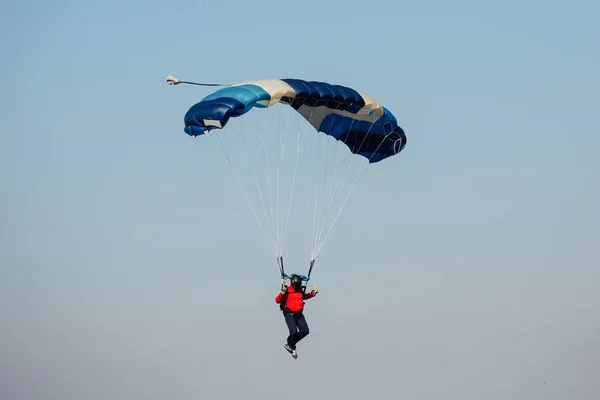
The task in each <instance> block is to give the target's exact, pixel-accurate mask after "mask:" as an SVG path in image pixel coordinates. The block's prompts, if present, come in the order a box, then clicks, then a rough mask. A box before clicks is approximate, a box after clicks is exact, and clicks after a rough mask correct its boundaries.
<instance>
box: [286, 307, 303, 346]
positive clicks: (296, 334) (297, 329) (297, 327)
mask: <svg viewBox="0 0 600 400" xmlns="http://www.w3.org/2000/svg"><path fill="white" fill-rule="evenodd" d="M283 316H284V317H285V323H286V324H287V326H288V329H289V331H290V336H288V338H287V344H288V346H290V347H291V348H292V349H296V343H298V342H299V341H300V340H302V339H303V338H304V337H305V336H306V335H308V333H309V330H308V324H307V323H306V318H304V314H303V313H302V312H296V313H292V312H290V310H288V309H287V308H286V309H284V310H283Z"/></svg>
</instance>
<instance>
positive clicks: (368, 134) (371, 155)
mask: <svg viewBox="0 0 600 400" xmlns="http://www.w3.org/2000/svg"><path fill="white" fill-rule="evenodd" d="M277 103H282V104H287V105H289V106H291V107H293V108H294V109H295V110H296V111H297V112H298V113H300V114H301V115H302V116H303V117H304V118H305V119H306V120H307V121H308V122H309V123H310V124H311V125H312V126H313V127H314V128H315V129H316V130H317V131H318V132H322V133H325V134H326V135H329V136H332V137H334V138H335V139H337V140H339V141H341V142H343V143H344V144H345V145H346V146H348V148H349V149H350V151H351V152H352V153H354V154H359V155H361V156H363V157H366V158H367V159H368V160H369V162H370V163H375V162H378V161H381V160H383V159H385V158H387V157H390V156H393V155H395V154H398V153H399V152H400V151H402V149H404V146H406V135H405V134H404V131H403V130H402V128H401V127H399V126H398V123H397V121H396V118H395V117H394V115H393V114H392V113H391V112H390V111H389V110H388V109H387V108H385V107H383V106H382V105H381V104H379V103H378V102H377V101H376V100H374V99H373V98H371V97H369V96H367V95H365V94H362V93H359V92H357V91H356V90H354V89H351V88H348V87H344V86H340V85H332V84H329V83H324V82H308V81H303V80H300V79H265V80H258V81H252V82H247V83H241V84H237V85H233V86H230V87H226V88H223V89H220V90H217V91H216V92H214V93H212V94H210V95H209V96H207V97H205V98H204V99H203V100H202V101H200V102H199V103H197V104H195V105H194V106H192V107H191V108H190V109H189V110H188V112H187V113H186V114H185V117H184V122H185V129H184V130H185V132H186V133H187V134H188V135H190V136H194V137H195V136H199V135H203V134H205V133H207V132H208V131H210V130H211V129H222V128H223V127H225V125H226V124H227V122H228V121H229V118H231V117H239V116H241V115H243V114H245V113H247V112H249V111H250V110H251V109H252V108H254V107H259V108H265V107H270V106H272V105H274V104H277Z"/></svg>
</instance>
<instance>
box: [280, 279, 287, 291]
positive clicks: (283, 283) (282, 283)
mask: <svg viewBox="0 0 600 400" xmlns="http://www.w3.org/2000/svg"><path fill="white" fill-rule="evenodd" d="M286 291H287V286H285V279H282V280H281V293H285V292H286Z"/></svg>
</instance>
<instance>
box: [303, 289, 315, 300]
mask: <svg viewBox="0 0 600 400" xmlns="http://www.w3.org/2000/svg"><path fill="white" fill-rule="evenodd" d="M316 295H317V293H316V292H315V291H314V290H313V291H312V292H310V293H304V296H302V297H304V300H308V299H312V298H313V297H315V296H316Z"/></svg>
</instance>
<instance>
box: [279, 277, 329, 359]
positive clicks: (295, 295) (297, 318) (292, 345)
mask: <svg viewBox="0 0 600 400" xmlns="http://www.w3.org/2000/svg"><path fill="white" fill-rule="evenodd" d="M290 283H291V284H290V285H289V286H286V285H285V282H282V283H281V291H280V292H279V294H278V295H277V297H276V298H275V303H277V304H279V308H280V309H281V311H282V312H283V316H284V318H285V323H286V325H287V327H288V330H289V331H290V335H289V336H288V338H287V343H286V344H285V345H284V346H283V347H284V348H285V349H286V350H287V351H288V352H289V353H290V354H291V355H292V357H293V358H294V359H295V358H298V352H297V350H296V344H297V343H298V342H299V341H300V340H302V339H303V338H304V337H306V335H308V333H309V329H308V324H307V323H306V318H305V317H304V300H308V299H311V298H313V297H315V296H316V295H317V293H319V292H318V290H317V288H316V287H315V289H314V290H312V291H311V292H310V293H304V291H303V290H302V278H301V277H300V276H298V275H292V277H291V279H290Z"/></svg>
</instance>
